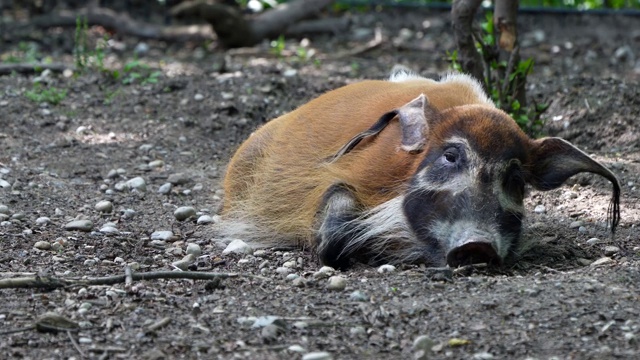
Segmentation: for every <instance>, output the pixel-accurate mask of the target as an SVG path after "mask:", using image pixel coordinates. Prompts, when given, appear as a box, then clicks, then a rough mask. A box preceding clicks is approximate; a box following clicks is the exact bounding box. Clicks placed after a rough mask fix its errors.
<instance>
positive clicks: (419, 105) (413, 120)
mask: <svg viewBox="0 0 640 360" xmlns="http://www.w3.org/2000/svg"><path fill="white" fill-rule="evenodd" d="M431 111H432V109H431V108H430V107H429V101H428V100H427V97H426V96H424V94H420V96H418V97H417V98H415V99H413V100H411V101H409V102H408V103H406V104H405V105H404V106H402V107H401V108H400V109H398V119H399V120H400V128H401V129H402V145H401V147H402V150H404V151H407V152H419V151H421V150H422V148H423V147H424V144H425V143H426V139H425V134H426V129H427V112H429V113H430V112H431Z"/></svg>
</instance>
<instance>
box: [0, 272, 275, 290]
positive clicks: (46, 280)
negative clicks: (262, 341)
mask: <svg viewBox="0 0 640 360" xmlns="http://www.w3.org/2000/svg"><path fill="white" fill-rule="evenodd" d="M240 277H245V278H250V279H257V280H262V281H268V280H269V279H267V278H265V277H262V276H258V275H251V274H235V273H210V272H198V271H154V272H147V273H132V274H131V279H132V280H134V281H137V280H156V279H191V280H213V279H229V278H240ZM126 279H127V275H115V276H107V277H101V278H90V279H62V278H57V277H53V276H30V277H20V278H10V279H1V280H0V289H24V288H41V289H42V288H44V289H57V288H63V287H69V286H93V285H114V284H120V283H125V282H126Z"/></svg>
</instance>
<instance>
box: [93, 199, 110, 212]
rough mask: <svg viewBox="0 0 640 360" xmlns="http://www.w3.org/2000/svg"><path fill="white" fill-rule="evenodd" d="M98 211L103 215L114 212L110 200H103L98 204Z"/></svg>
mask: <svg viewBox="0 0 640 360" xmlns="http://www.w3.org/2000/svg"><path fill="white" fill-rule="evenodd" d="M96 210H98V211H100V212H103V213H110V212H111V211H113V204H112V203H111V201H109V200H102V201H100V202H98V203H97V204H96Z"/></svg>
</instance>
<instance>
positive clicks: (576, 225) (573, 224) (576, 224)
mask: <svg viewBox="0 0 640 360" xmlns="http://www.w3.org/2000/svg"><path fill="white" fill-rule="evenodd" d="M583 224H584V221H582V220H577V221H572V222H571V224H569V229H576V228H579V227H580V226H582V225H583Z"/></svg>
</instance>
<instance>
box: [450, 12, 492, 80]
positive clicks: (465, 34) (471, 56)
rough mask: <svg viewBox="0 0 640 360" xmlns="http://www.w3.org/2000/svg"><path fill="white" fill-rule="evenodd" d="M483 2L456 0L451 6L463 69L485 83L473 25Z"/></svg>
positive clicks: (454, 32)
mask: <svg viewBox="0 0 640 360" xmlns="http://www.w3.org/2000/svg"><path fill="white" fill-rule="evenodd" d="M481 2H482V0H455V1H454V2H453V6H452V8H451V17H452V21H453V34H454V36H455V39H456V45H457V47H458V59H459V61H460V65H461V66H462V70H463V71H464V72H466V73H468V74H470V75H471V76H473V77H475V78H476V79H478V80H479V81H480V82H481V83H484V81H482V80H483V77H484V76H483V72H484V71H483V66H482V58H481V57H480V54H479V53H478V50H476V45H475V42H474V40H473V31H472V27H471V25H472V23H473V18H474V16H475V14H476V11H477V10H478V7H479V6H480V3H481Z"/></svg>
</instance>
